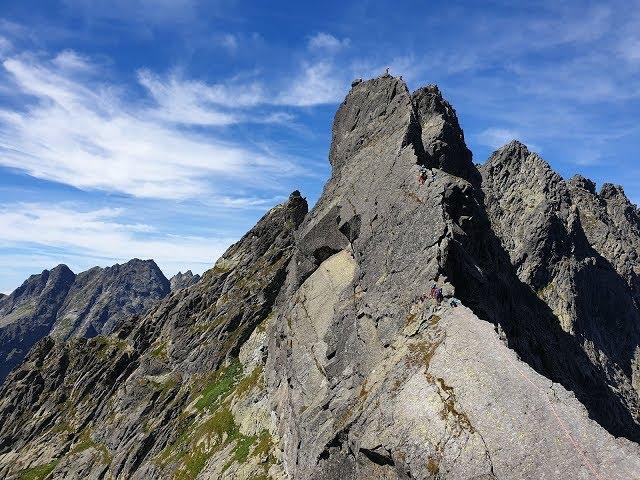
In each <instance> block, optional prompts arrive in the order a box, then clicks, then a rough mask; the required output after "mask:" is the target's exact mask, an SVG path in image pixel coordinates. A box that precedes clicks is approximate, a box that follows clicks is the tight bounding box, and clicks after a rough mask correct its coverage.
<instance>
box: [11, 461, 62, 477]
mask: <svg viewBox="0 0 640 480" xmlns="http://www.w3.org/2000/svg"><path fill="white" fill-rule="evenodd" d="M59 461H60V460H54V461H53V462H49V463H47V464H45V465H38V466H36V467H31V468H27V469H25V470H21V471H19V472H18V478H19V479H20V480H44V479H45V478H47V477H48V476H49V474H50V473H51V472H53V469H54V468H56V465H58V462H59Z"/></svg>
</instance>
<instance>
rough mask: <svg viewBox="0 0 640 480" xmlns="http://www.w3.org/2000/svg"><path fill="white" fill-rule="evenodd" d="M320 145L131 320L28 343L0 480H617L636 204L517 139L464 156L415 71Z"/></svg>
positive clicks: (341, 122)
mask: <svg viewBox="0 0 640 480" xmlns="http://www.w3.org/2000/svg"><path fill="white" fill-rule="evenodd" d="M329 160H330V163H331V165H332V173H331V178H330V179H329V181H328V182H327V184H326V185H325V187H324V190H323V193H322V195H321V197H320V199H319V200H318V202H317V204H316V205H315V206H314V208H313V209H312V210H311V212H309V213H307V205H306V202H305V201H304V200H303V199H302V198H301V196H300V194H299V193H298V192H294V193H293V194H292V195H291V196H290V198H289V201H288V202H287V203H286V204H284V205H281V206H278V207H276V208H274V209H273V210H271V211H270V212H269V213H268V214H267V215H265V216H264V217H263V218H262V219H261V220H260V222H258V224H257V225H256V226H255V227H254V228H253V229H252V230H251V231H250V232H249V233H247V234H246V235H245V236H244V237H243V238H242V239H241V240H240V241H239V242H238V243H237V244H235V245H234V246H232V247H231V248H230V249H229V250H228V251H227V252H226V253H225V254H224V255H223V257H222V258H221V259H220V260H219V261H218V262H217V263H216V265H215V267H214V268H212V269H211V270H209V271H208V272H206V273H205V274H204V275H203V277H202V278H201V279H200V280H199V281H197V282H196V283H193V284H191V285H189V286H186V287H184V288H175V289H173V291H172V293H171V294H170V295H169V296H168V297H167V298H166V299H164V300H163V301H162V302H160V303H159V304H158V305H157V306H156V307H154V308H153V309H152V310H151V311H150V312H149V313H148V314H146V315H143V316H142V317H140V318H138V317H131V318H129V319H127V320H124V321H121V322H119V324H118V326H117V328H116V329H115V330H114V331H113V333H112V334H111V335H107V336H98V337H96V338H92V339H90V340H87V339H82V338H74V339H71V340H70V341H67V342H64V341H61V340H60V339H51V338H48V339H45V340H43V341H42V342H40V343H39V344H38V345H37V346H36V348H35V349H34V350H33V351H32V352H31V354H30V355H29V357H28V358H27V359H26V361H25V363H24V364H23V365H21V366H20V367H19V368H18V369H17V370H15V371H14V372H13V373H12V374H11V375H10V376H9V377H8V378H7V381H6V382H5V383H4V385H3V387H2V389H1V390H0V476H1V475H4V476H6V477H9V478H19V477H20V476H21V475H27V474H29V475H30V474H33V472H44V475H42V476H43V477H44V476H47V478H78V477H87V478H96V479H97V478H118V479H120V478H123V479H124V478H127V479H129V478H134V479H135V478H139V479H142V478H145V479H147V478H178V479H195V478H200V479H205V478H223V479H232V478H233V479H243V478H245V479H249V478H253V479H256V478H258V479H267V478H272V479H280V478H282V479H284V478H289V479H296V480H297V479H302V480H308V479H328V480H331V479H336V480H337V479H341V480H342V479H380V478H384V479H445V478H446V479H469V478H477V479H531V478H554V479H555V478H576V479H592V478H611V479H620V480H622V479H625V480H626V479H628V478H637V477H639V476H640V446H639V445H638V443H637V441H638V440H639V439H640V429H639V428H640V427H639V421H638V420H639V419H638V395H637V393H638V389H637V383H638V381H637V377H636V375H637V373H636V371H637V360H636V357H635V355H636V354H635V352H636V351H637V346H638V344H637V338H638V337H637V336H636V331H637V328H638V323H637V319H636V315H637V313H636V310H635V308H636V307H635V305H636V303H635V302H636V292H637V290H636V283H635V282H636V277H635V272H636V271H637V270H636V263H635V261H636V257H635V256H634V253H633V252H634V251H637V248H636V245H637V244H636V243H635V242H636V241H637V240H636V237H633V236H632V235H631V233H630V232H634V231H637V229H638V222H637V214H638V212H637V210H636V209H635V207H633V206H632V205H631V204H630V203H629V202H628V201H625V199H623V198H622V197H621V196H620V193H619V191H618V190H617V189H614V188H612V187H606V188H605V189H603V191H602V192H601V193H600V194H596V193H595V189H594V188H593V187H592V184H590V183H589V182H588V181H586V180H585V179H574V180H572V181H571V182H564V181H563V180H562V179H561V178H560V177H559V176H558V175H556V174H555V173H554V172H553V171H552V170H551V169H550V168H549V166H548V165H547V164H546V163H545V162H544V161H543V160H542V159H540V158H539V157H538V156H536V155H534V154H532V153H530V152H529V151H528V150H527V149H526V147H525V146H524V145H521V144H519V143H512V144H509V145H507V146H505V147H504V148H503V149H501V150H500V151H498V152H496V154H494V155H493V156H492V158H491V159H490V160H489V162H488V163H487V164H486V165H484V166H483V167H482V168H481V169H480V170H479V169H478V168H476V166H475V165H474V164H473V162H472V156H471V152H470V151H469V150H468V148H467V147H466V145H465V143H464V134H463V132H462V129H461V128H460V125H459V122H458V119H457V116H456V113H455V111H454V109H453V108H452V107H451V105H450V104H449V103H448V102H446V100H444V98H443V97H442V94H441V93H440V91H439V90H438V89H437V87H434V86H428V87H425V88H422V89H419V90H418V91H416V92H414V93H411V92H409V90H408V89H407V86H406V84H405V83H404V82H403V81H402V80H401V79H398V78H395V77H392V76H389V75H384V76H382V77H378V78H375V79H372V80H368V81H364V82H362V81H359V82H354V86H353V88H352V90H351V91H350V92H349V94H348V95H347V97H346V99H345V101H344V102H343V103H342V104H341V105H340V107H339V109H338V112H337V113H336V117H335V121H334V124H333V139H332V144H331V150H330V157H329ZM587 223H589V225H588V226H587V225H586V224H587ZM633 229H636V230H633ZM633 235H635V233H634V234H633ZM622 237H625V239H622ZM626 237H629V238H626ZM614 247H615V248H614ZM612 248H613V250H612ZM616 249H617V250H616ZM622 256H624V258H625V259H624V260H621V258H620V257H622ZM176 283H178V282H177V281H176ZM434 283H435V284H437V285H438V286H440V287H442V289H443V291H444V293H445V295H446V296H447V299H446V301H445V302H443V303H442V304H437V303H436V302H435V301H434V300H433V299H431V298H429V296H428V295H427V293H428V291H429V289H430V288H431V286H432V285H433V284H434ZM602 290H605V291H606V292H609V295H607V294H605V293H603V292H602ZM611 296H616V297H619V301H618V302H617V303H615V302H612V301H611ZM634 322H635V323H634ZM616 437H619V438H616ZM622 437H626V438H622Z"/></svg>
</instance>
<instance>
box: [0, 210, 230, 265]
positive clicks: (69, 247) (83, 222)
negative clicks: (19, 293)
mask: <svg viewBox="0 0 640 480" xmlns="http://www.w3.org/2000/svg"><path fill="white" fill-rule="evenodd" d="M124 213H125V212H124V211H123V210H121V209H112V208H103V209H95V210H81V209H77V208H73V207H72V206H52V205H44V204H37V203H35V204H34V203H22V204H11V205H5V206H3V207H1V208H0V246H3V247H9V248H11V247H20V248H25V247H30V248H32V249H33V250H34V252H35V255H36V256H37V258H38V261H37V265H34V266H35V267H37V268H42V266H43V265H56V264H57V263H59V262H60V261H61V257H62V258H64V259H67V261H70V263H72V264H75V265H76V268H86V267H88V266H91V265H92V264H99V265H110V264H113V263H116V262H123V261H127V260H129V259H131V258H134V257H137V258H142V259H147V258H152V259H154V260H155V261H156V263H158V265H159V266H160V268H161V269H162V270H163V271H164V272H165V273H166V274H167V275H171V274H173V273H175V272H177V271H178V270H180V269H182V270H184V269H188V268H191V269H194V270H196V271H203V270H204V269H206V268H208V267H210V266H212V265H213V264H214V262H215V260H216V259H217V258H219V257H220V255H222V253H223V252H224V250H225V249H226V248H227V247H228V246H229V245H230V244H231V243H232V241H233V240H232V239H228V238H218V239H215V238H213V239H212V238H201V237H194V236H178V235H169V234H163V233H161V232H157V231H155V229H154V228H153V227H150V226H149V225H145V224H129V223H125V222H123V221H122V218H121V217H122V215H123V214H124ZM52 249H53V251H51V250H52ZM56 249H60V250H62V252H63V253H60V250H56ZM49 251H51V253H48V252H49ZM68 252H73V253H72V254H69V253H68ZM5 257H6V256H5V255H2V256H0V259H5V260H6V258H5ZM38 265H39V267H38Z"/></svg>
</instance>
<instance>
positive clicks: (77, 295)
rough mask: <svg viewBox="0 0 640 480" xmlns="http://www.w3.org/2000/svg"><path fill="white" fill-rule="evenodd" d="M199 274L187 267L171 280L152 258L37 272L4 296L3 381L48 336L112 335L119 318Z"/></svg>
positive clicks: (0, 313)
mask: <svg viewBox="0 0 640 480" xmlns="http://www.w3.org/2000/svg"><path fill="white" fill-rule="evenodd" d="M198 279H199V276H198V275H193V274H192V273H191V271H188V272H186V273H178V274H177V275H175V276H174V277H172V278H171V280H167V278H166V277H165V276H164V274H163V273H162V271H160V269H159V268H158V266H157V265H156V263H155V262H154V261H153V260H138V259H133V260H130V261H129V262H127V263H125V264H123V265H118V264H116V265H114V266H112V267H107V268H100V267H94V268H91V269H89V270H87V271H86V272H81V273H79V274H77V275H76V274H74V273H73V272H72V271H71V270H70V269H69V267H67V266H66V265H58V266H57V267H55V268H53V269H51V270H44V271H43V272H42V273H40V274H38V275H32V276H31V277H29V278H28V279H27V280H26V281H25V282H24V283H23V284H22V285H21V286H20V287H19V288H17V289H16V290H15V291H14V292H13V293H11V294H10V295H3V296H1V297H0V359H2V363H1V364H0V380H4V378H5V377H6V375H7V374H8V373H9V372H10V371H11V370H12V369H13V368H14V367H15V366H16V365H19V364H20V363H22V360H23V359H24V357H25V355H26V354H27V353H28V351H29V349H30V348H31V347H32V346H33V344H34V343H36V342H37V341H38V340H40V339H41V338H43V337H44V336H46V335H51V336H52V337H54V338H57V339H60V340H66V339H69V338H71V337H87V338H91V337H94V336H96V335H99V334H109V333H111V332H112V331H113V329H114V326H115V325H117V324H118V322H120V321H122V320H123V319H125V318H128V317H130V316H132V315H141V314H143V313H145V312H146V311H147V310H148V309H149V307H150V306H151V305H153V304H155V303H156V302H157V301H158V300H160V299H161V298H164V297H165V296H166V295H167V294H168V293H169V291H170V290H172V289H178V288H184V287H186V286H188V285H190V284H192V283H194V282H196V281H197V280H198Z"/></svg>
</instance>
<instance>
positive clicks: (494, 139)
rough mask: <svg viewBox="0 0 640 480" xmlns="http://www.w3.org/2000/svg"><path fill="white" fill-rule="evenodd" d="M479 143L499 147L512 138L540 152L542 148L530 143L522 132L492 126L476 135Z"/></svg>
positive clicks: (494, 147)
mask: <svg viewBox="0 0 640 480" xmlns="http://www.w3.org/2000/svg"><path fill="white" fill-rule="evenodd" d="M476 139H477V141H478V143H480V144H481V145H484V146H487V147H490V148H493V149H496V150H497V149H498V148H500V147H502V146H503V145H505V144H507V143H509V142H510V141H512V140H518V141H520V142H522V143H524V144H525V145H527V147H528V148H529V150H532V151H535V152H538V153H540V148H539V147H538V146H536V145H534V144H532V143H528V142H527V141H526V140H525V139H524V138H523V136H522V135H521V134H520V132H518V131H516V130H511V129H508V128H496V127H491V128H487V129H486V130H483V131H482V132H480V133H479V134H477V135H476Z"/></svg>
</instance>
